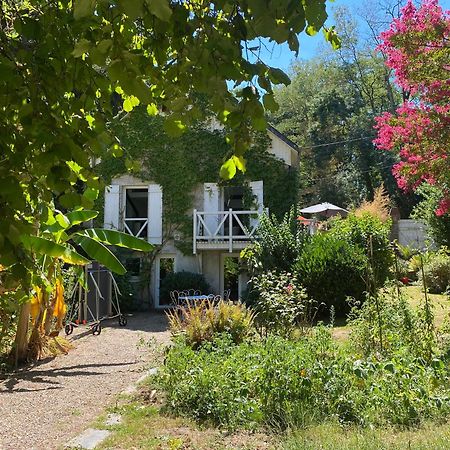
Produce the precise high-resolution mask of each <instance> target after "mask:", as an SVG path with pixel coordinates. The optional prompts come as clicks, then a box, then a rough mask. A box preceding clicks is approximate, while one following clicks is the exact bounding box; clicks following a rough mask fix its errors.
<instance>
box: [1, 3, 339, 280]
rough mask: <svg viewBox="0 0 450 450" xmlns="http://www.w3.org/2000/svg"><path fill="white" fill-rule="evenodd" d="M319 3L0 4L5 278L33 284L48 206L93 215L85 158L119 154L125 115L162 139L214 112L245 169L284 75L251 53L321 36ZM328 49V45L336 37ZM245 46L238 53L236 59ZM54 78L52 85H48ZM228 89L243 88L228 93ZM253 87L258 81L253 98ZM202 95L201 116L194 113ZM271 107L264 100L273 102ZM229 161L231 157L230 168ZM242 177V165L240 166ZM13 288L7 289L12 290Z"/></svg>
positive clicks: (93, 192) (92, 181)
mask: <svg viewBox="0 0 450 450" xmlns="http://www.w3.org/2000/svg"><path fill="white" fill-rule="evenodd" d="M326 18H327V14H326V12H325V2H323V1H319V0H314V1H309V2H305V3H302V2H297V3H295V4H293V3H292V2H289V1H287V0H283V1H281V2H277V3H276V4H273V3H270V4H266V2H264V1H256V2H251V6H250V4H249V3H248V2H247V1H242V2H238V3H236V2H234V1H233V2H230V1H225V2H223V1H219V2H214V1H213V2H209V3H208V4H207V5H205V4H204V3H203V2H186V1H181V2H175V1H169V0H151V1H150V0H140V1H139V0H138V1H128V0H120V1H116V2H112V1H97V0H76V1H72V0H62V1H59V2H48V1H44V0H25V1H20V2H16V1H3V2H1V4H0V30H1V31H0V47H1V48H2V53H1V55H0V68H1V70H0V74H1V75H0V90H1V95H0V115H1V120H0V123H1V124H2V125H1V127H2V128H1V133H0V135H1V141H0V144H1V148H2V160H1V164H0V178H1V179H2V189H1V191H0V204H1V205H2V214H1V217H0V230H1V236H2V238H1V240H0V263H1V264H2V265H4V266H5V267H11V268H10V269H9V272H10V274H11V276H10V277H9V278H8V279H7V280H6V281H7V282H8V283H11V285H13V284H14V280H18V279H21V280H22V282H23V285H25V284H26V283H24V281H25V280H27V281H28V287H29V286H30V281H31V280H30V278H31V275H32V271H33V267H32V266H33V258H32V254H31V253H30V251H24V250H25V249H24V247H23V244H22V240H21V236H28V235H35V234H36V223H39V222H42V221H46V217H45V214H46V211H47V207H48V206H51V205H52V201H53V199H54V198H56V200H57V203H58V205H60V206H61V207H63V208H67V209H73V208H76V207H79V206H83V207H86V208H90V207H92V201H93V200H94V199H95V198H96V196H97V194H98V189H99V187H100V182H99V180H98V178H97V177H96V176H95V175H94V174H93V173H92V171H91V170H90V163H91V161H92V159H93V158H94V159H95V160H96V159H98V158H104V157H106V156H107V155H110V154H114V155H116V156H117V155H120V154H121V152H122V150H121V148H120V146H119V145H118V144H117V142H116V140H115V136H114V129H111V128H108V127H107V125H106V124H107V123H108V122H109V121H111V119H112V117H113V116H114V115H115V114H116V113H117V111H118V110H119V109H121V108H123V110H124V111H125V112H129V111H131V110H132V109H133V108H134V107H135V106H137V105H145V106H146V107H147V112H148V113H149V114H155V113H157V112H158V111H160V110H161V109H164V110H165V111H166V112H167V115H166V120H165V130H166V131H167V132H168V133H171V134H172V135H179V134H180V133H182V132H183V131H184V130H185V128H186V126H187V124H189V123H191V122H192V121H193V120H195V119H196V118H198V117H201V116H202V115H203V114H204V113H206V112H208V113H209V112H210V111H211V110H212V111H213V113H214V115H215V116H216V117H217V119H218V120H219V121H220V122H221V123H223V124H225V125H226V127H227V130H228V140H229V142H230V144H231V145H232V147H233V149H234V152H235V153H236V155H235V156H236V157H237V160H239V161H241V159H242V156H243V153H244V151H245V150H246V149H247V148H248V146H249V144H250V141H251V137H250V131H249V130H250V127H251V126H253V127H255V128H257V129H263V128H264V127H265V124H266V122H265V118H264V114H265V109H264V106H263V104H262V103H261V102H260V100H261V97H262V96H264V98H266V102H264V104H265V105H268V106H270V107H273V99H272V97H273V88H272V85H273V84H279V83H288V82H289V79H288V77H287V76H286V74H284V73H283V72H282V71H281V70H279V69H277V68H273V67H269V66H267V65H266V64H264V63H263V61H261V60H260V59H259V58H257V60H251V58H250V56H248V55H249V52H250V53H251V52H252V51H255V50H249V47H248V43H249V42H251V41H253V40H254V39H258V38H261V37H266V38H269V39H270V40H274V41H276V42H278V43H283V42H288V44H289V46H290V48H291V49H292V50H293V51H295V52H296V51H298V38H297V34H298V33H300V32H301V31H303V30H307V31H308V33H310V34H312V33H313V32H315V31H317V30H319V29H321V28H322V27H323V25H324V22H325V20H326ZM325 39H327V40H329V41H330V42H332V43H333V44H334V45H336V43H337V42H336V41H338V39H337V37H336V35H335V33H334V31H333V30H331V29H330V30H327V33H326V34H325ZM243 48H245V49H246V51H243ZM55 80H58V82H55ZM227 80H231V81H234V82H235V86H238V85H242V86H244V87H243V88H242V89H240V90H238V91H237V92H236V93H234V92H232V87H233V86H232V85H230V86H228V85H227ZM250 83H257V84H258V85H259V88H258V89H252V87H251V86H250ZM198 93H202V94H204V95H205V98H207V99H208V106H209V107H208V108H202V107H199V105H198V104H197V101H196V99H197V97H198ZM271 100H272V101H271ZM232 161H233V162H235V161H236V160H235V159H232ZM241 168H242V165H241ZM9 280H11V281H9Z"/></svg>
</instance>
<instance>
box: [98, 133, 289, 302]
mask: <svg viewBox="0 0 450 450" xmlns="http://www.w3.org/2000/svg"><path fill="white" fill-rule="evenodd" d="M268 134H269V137H270V139H271V146H270V148H269V152H270V153H272V154H273V155H275V156H276V157H277V158H278V159H280V160H282V161H283V162H284V164H285V165H286V166H288V167H291V168H296V167H297V164H298V150H297V148H296V147H295V145H294V144H293V143H292V142H290V141H289V140H288V139H287V138H285V137H284V136H283V135H281V133H279V132H278V131H277V130H275V129H274V128H272V127H270V128H269V130H268ZM248 185H249V187H250V189H251V191H252V194H253V198H254V199H255V201H254V204H253V206H252V207H251V208H250V209H248V208H244V189H243V188H242V187H239V186H234V187H222V186H220V185H218V184H217V183H213V182H205V183H203V184H202V185H198V186H197V187H196V189H195V192H193V198H194V201H193V209H192V251H189V254H186V252H184V253H183V252H182V251H180V250H179V248H178V246H177V245H176V243H177V242H179V241H180V240H183V236H181V235H178V234H177V233H176V232H175V233H173V235H169V236H167V235H164V224H163V217H164V214H163V205H164V202H163V198H164V191H163V189H162V188H161V186H159V185H158V184H156V183H154V182H152V180H148V181H143V180H141V179H138V178H135V177H133V176H131V175H121V176H118V177H115V178H113V179H112V181H111V184H110V185H109V186H107V187H106V188H105V205H104V227H105V228H109V229H117V230H120V231H124V232H126V233H129V234H132V235H134V236H137V237H141V238H145V239H147V240H148V241H149V242H150V243H152V244H155V245H156V246H157V248H158V249H159V251H158V253H157V256H156V257H155V259H154V261H153V263H152V267H151V268H150V271H151V275H150V281H149V284H150V285H149V286H148V289H145V290H144V291H143V292H146V294H143V295H148V296H149V297H150V298H149V299H148V300H149V301H148V302H147V303H148V305H149V306H150V307H154V308H165V307H167V306H169V299H164V298H161V297H160V284H161V281H162V279H163V278H164V276H165V275H166V274H167V273H169V272H173V271H174V272H179V271H187V272H194V273H202V274H203V275H204V277H205V279H206V281H207V282H208V283H209V285H210V286H211V291H212V293H221V292H223V291H224V290H225V288H231V290H232V298H233V297H234V298H237V297H239V296H241V294H242V293H243V292H244V291H245V290H246V288H247V281H248V277H247V275H246V274H245V273H240V274H239V275H237V276H235V278H234V279H233V280H230V279H227V273H228V272H227V271H226V267H227V262H228V258H232V259H234V260H235V261H236V259H238V258H239V254H240V252H241V250H242V249H244V248H245V247H246V246H247V245H248V244H249V243H250V242H252V241H253V240H254V239H256V238H257V237H256V230H257V226H258V223H259V216H260V214H261V213H262V212H263V211H264V210H265V205H264V194H265V186H264V182H263V181H262V180H251V181H249V182H248ZM189 239H190V238H189ZM131 265H132V266H134V269H133V272H134V273H135V274H136V275H137V274H138V272H139V267H140V262H139V258H138V257H136V261H131Z"/></svg>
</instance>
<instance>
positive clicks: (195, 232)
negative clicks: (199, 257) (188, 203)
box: [192, 209, 197, 255]
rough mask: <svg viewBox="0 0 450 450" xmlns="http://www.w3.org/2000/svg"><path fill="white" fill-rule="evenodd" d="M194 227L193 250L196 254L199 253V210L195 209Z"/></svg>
mask: <svg viewBox="0 0 450 450" xmlns="http://www.w3.org/2000/svg"><path fill="white" fill-rule="evenodd" d="M193 217H194V225H193V227H194V229H193V230H192V245H193V247H194V248H193V252H194V255H196V254H197V210H196V209H194V215H193Z"/></svg>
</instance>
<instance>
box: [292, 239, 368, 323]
mask: <svg viewBox="0 0 450 450" xmlns="http://www.w3.org/2000/svg"><path fill="white" fill-rule="evenodd" d="M367 265H368V259H367V256H366V254H365V251H364V248H363V247H361V246H360V245H358V244H357V243H354V242H350V241H348V240H345V238H343V237H339V236H338V235H336V234H333V233H329V234H315V235H314V236H313V238H312V240H311V242H310V243H308V245H306V247H305V249H304V251H303V252H302V254H301V255H300V257H299V259H298V262H297V263H296V265H295V271H296V274H297V277H298V279H299V280H300V282H301V284H302V285H303V286H304V287H305V288H306V291H307V293H308V295H309V296H310V297H312V298H314V299H315V300H316V301H317V302H319V303H323V304H324V305H325V306H326V309H327V310H329V309H330V308H331V307H333V308H334V312H335V313H336V314H337V315H339V316H343V315H345V313H347V312H348V311H349V310H350V305H349V303H348V297H352V298H353V299H356V300H358V301H363V300H364V298H365V291H366V290H367V285H366V271H367Z"/></svg>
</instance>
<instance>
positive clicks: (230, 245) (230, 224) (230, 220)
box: [228, 208, 233, 253]
mask: <svg viewBox="0 0 450 450" xmlns="http://www.w3.org/2000/svg"><path fill="white" fill-rule="evenodd" d="M228 239H229V242H228V251H229V252H230V253H232V252H233V209H232V208H230V209H229V210H228Z"/></svg>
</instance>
